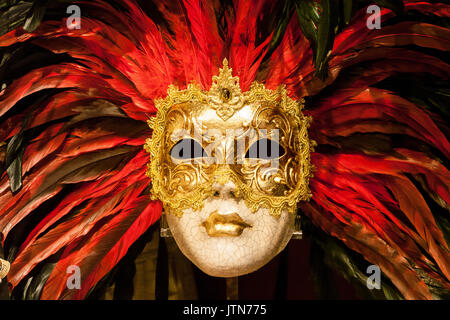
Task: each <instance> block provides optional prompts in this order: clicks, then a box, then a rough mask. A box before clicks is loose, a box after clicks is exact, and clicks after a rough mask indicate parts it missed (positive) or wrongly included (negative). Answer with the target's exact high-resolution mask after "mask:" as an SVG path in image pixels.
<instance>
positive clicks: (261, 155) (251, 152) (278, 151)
mask: <svg viewBox="0 0 450 320" xmlns="http://www.w3.org/2000/svg"><path fill="white" fill-rule="evenodd" d="M284 153H285V151H284V148H283V147H282V146H281V145H280V144H279V143H278V142H275V141H273V140H270V139H260V140H258V141H256V142H254V143H253V144H252V145H251V146H250V148H248V150H247V153H246V154H245V158H247V159H251V158H252V159H267V160H270V159H277V158H279V157H281V156H282V155H284Z"/></svg>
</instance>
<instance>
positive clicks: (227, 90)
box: [208, 58, 245, 121]
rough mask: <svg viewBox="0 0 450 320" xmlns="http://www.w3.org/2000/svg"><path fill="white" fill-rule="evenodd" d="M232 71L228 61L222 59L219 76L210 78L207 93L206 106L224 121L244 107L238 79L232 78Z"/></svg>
mask: <svg viewBox="0 0 450 320" xmlns="http://www.w3.org/2000/svg"><path fill="white" fill-rule="evenodd" d="M232 71H233V69H231V68H228V60H227V59H226V58H225V59H223V67H222V68H221V69H219V75H218V76H214V77H213V78H212V85H211V89H210V90H209V93H208V104H209V105H210V106H211V108H213V109H214V110H216V113H217V115H218V116H219V117H220V118H221V119H222V120H223V121H226V120H228V119H229V118H230V117H232V116H233V114H234V113H235V112H236V111H237V110H239V109H241V108H242V106H243V105H244V101H245V99H244V96H243V94H242V92H241V87H240V86H239V78H238V77H233V73H232Z"/></svg>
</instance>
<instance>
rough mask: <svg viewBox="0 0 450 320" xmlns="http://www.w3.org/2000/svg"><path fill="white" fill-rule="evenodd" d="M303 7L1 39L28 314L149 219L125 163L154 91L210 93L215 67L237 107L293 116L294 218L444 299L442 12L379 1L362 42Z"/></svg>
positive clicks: (8, 208)
mask: <svg viewBox="0 0 450 320" xmlns="http://www.w3.org/2000/svg"><path fill="white" fill-rule="evenodd" d="M344 2H345V3H346V4H345V5H346V6H348V5H349V1H344ZM350 2H351V1H350ZM383 2H384V3H388V2H386V1H383ZM304 3H306V4H303V7H302V5H298V4H295V3H293V2H292V3H291V2H275V1H256V0H254V1H232V2H226V3H225V2H220V1H201V0H189V1H188V0H185V1H182V0H179V1H175V2H173V1H167V2H157V3H156V2H155V3H154V4H152V5H151V8H148V7H149V6H150V5H149V4H147V5H144V4H143V3H140V4H138V3H136V2H133V1H129V0H125V1H120V2H113V3H112V4H108V3H106V2H103V1H93V2H89V3H87V2H86V3H83V2H80V4H79V5H80V7H81V8H82V19H81V29H73V30H69V29H68V28H67V27H66V23H65V19H62V20H61V19H60V17H58V19H57V18H55V17H53V16H52V15H51V14H49V16H48V17H47V18H46V19H44V21H42V22H41V23H40V24H39V26H38V27H37V28H36V29H35V30H28V31H25V30H24V29H22V28H21V27H20V26H19V27H15V28H13V30H11V31H9V32H7V33H5V34H4V35H3V36H1V37H0V47H1V48H2V50H3V61H2V63H1V64H0V68H1V69H0V81H3V83H0V86H1V87H2V91H1V92H0V124H1V127H0V163H3V167H4V169H5V170H4V172H3V173H2V175H1V180H0V230H1V232H2V234H3V245H5V247H6V248H7V249H8V250H7V258H8V260H9V261H10V262H11V271H10V273H9V274H8V281H9V283H10V285H11V289H12V290H14V288H16V287H17V286H18V285H19V283H20V282H21V281H24V280H25V279H27V277H29V276H30V274H33V272H35V273H36V272H37V273H38V274H39V272H41V277H42V281H41V283H42V287H41V288H40V289H39V297H40V298H41V299H82V298H85V297H86V296H87V295H88V293H89V292H90V290H92V289H93V288H94V287H95V285H96V284H97V283H98V282H99V281H100V280H101V279H102V278H103V277H104V276H105V275H107V274H108V272H109V271H110V270H111V269H112V268H113V267H114V266H115V265H116V264H117V263H118V261H119V260H120V259H121V258H122V257H123V256H124V255H125V253H126V252H127V249H128V248H129V247H130V246H131V245H132V244H133V243H134V242H135V241H136V240H137V239H138V238H139V236H140V235H142V234H143V233H144V232H145V231H146V230H147V229H148V228H149V227H150V226H151V225H152V224H153V223H155V222H156V221H157V220H158V219H159V217H160V214H161V205H160V203H159V202H157V201H150V198H149V189H148V185H149V183H150V181H149V179H148V178H147V177H146V176H145V169H146V166H147V162H148V161H149V159H148V156H147V155H146V153H145V151H144V150H143V148H142V147H143V144H144V141H145V139H146V138H147V137H149V136H151V131H150V129H149V128H148V126H147V124H146V120H147V119H148V118H149V117H151V116H153V115H155V111H156V110H155V107H154V104H153V100H154V99H155V98H160V97H163V96H164V95H165V93H166V90H167V87H168V86H169V85H170V84H175V85H177V86H179V87H181V88H183V87H185V86H186V85H187V84H188V83H189V82H191V81H195V82H196V83H197V84H199V85H200V86H202V87H203V88H204V89H206V90H207V89H209V86H210V84H211V77H212V76H213V75H214V74H216V73H217V72H218V68H219V67H220V66H221V61H222V60H223V58H225V57H226V58H228V60H229V61H230V67H232V68H233V72H234V73H235V75H237V76H239V77H240V84H241V87H242V90H247V89H248V88H249V86H250V84H251V82H253V81H254V80H258V81H260V82H264V83H265V84H266V86H267V87H269V88H272V89H274V88H276V87H277V86H278V85H279V84H285V85H286V87H287V89H288V91H289V92H290V94H291V95H292V96H293V97H295V98H297V99H300V98H305V99H306V109H305V113H307V114H308V115H311V116H312V117H313V123H312V125H311V128H310V137H311V138H312V139H314V140H315V141H316V142H317V143H318V146H317V148H316V151H315V152H314V153H313V154H312V162H313V164H314V166H315V173H314V177H313V178H312V179H311V181H310V186H311V190H312V193H313V196H312V199H311V201H310V202H308V203H302V204H301V205H300V209H301V212H302V214H304V215H306V216H307V217H308V218H309V219H310V220H311V221H312V222H313V223H314V225H315V226H317V227H318V228H320V229H323V230H324V231H325V232H326V233H328V234H330V235H331V236H333V237H335V238H337V239H339V241H341V242H342V243H344V244H345V245H346V246H347V247H348V248H349V249H351V250H353V251H356V252H357V253H359V254H361V255H362V256H363V257H364V259H365V260H367V261H368V262H370V263H373V264H377V265H379V266H380V268H381V270H382V271H383V273H384V274H385V275H386V276H387V277H388V278H389V279H390V281H391V282H392V284H393V285H394V286H395V287H396V288H397V290H398V291H399V292H400V293H401V295H402V296H403V297H405V298H407V299H431V298H438V297H440V296H441V295H442V294H446V293H448V290H449V289H450V283H449V277H450V268H449V267H450V256H449V251H448V243H447V241H446V239H445V237H446V236H447V237H448V228H449V222H448V221H449V219H448V216H447V215H448V209H449V203H450V197H449V192H448V186H449V183H450V173H449V171H448V169H447V167H448V158H449V153H450V145H449V142H448V139H447V137H448V123H447V120H446V119H445V115H448V111H447V110H446V109H445V108H446V106H445V103H446V102H448V94H449V89H448V85H447V84H448V82H447V81H448V76H449V73H450V69H449V65H448V63H447V62H448V61H446V60H447V59H446V58H445V53H446V52H447V51H448V50H449V49H450V37H449V35H450V31H449V29H448V28H447V25H446V21H448V20H447V19H448V17H449V15H450V11H449V8H450V7H449V6H448V5H446V4H442V3H437V4H436V3H434V4H431V3H430V2H427V1H403V4H402V5H401V1H392V3H393V4H392V5H391V6H390V8H384V9H382V11H381V24H382V26H383V27H382V28H381V29H373V30H369V29H368V28H367V26H366V19H367V13H366V10H365V9H366V7H365V6H359V7H358V6H357V7H356V8H355V7H354V8H353V9H352V8H351V7H350V12H353V13H354V14H353V15H349V14H348V13H347V14H345V15H344V16H342V17H340V16H338V18H339V19H340V20H339V21H334V20H336V19H337V18H336V14H334V13H330V10H332V9H333V10H337V9H343V10H344V11H343V12H348V10H349V9H348V7H347V8H337V7H333V6H335V4H333V2H332V1H322V2H320V1H309V2H308V1H306V2H304ZM399 3H400V5H399ZM140 6H142V7H140ZM144 6H147V8H144ZM308 6H309V7H308ZM330 6H331V7H330ZM36 7H38V6H37V5H36ZM55 8H58V6H57V5H55ZM144 9H146V10H145V11H144ZM391 9H392V10H391ZM55 10H56V9H55ZM307 10H309V11H307ZM249 11H252V13H253V14H252V15H249V14H248V12H249ZM394 11H399V12H398V14H395V13H394ZM49 12H53V11H51V10H50V9H49ZM305 12H309V13H316V15H317V21H315V20H314V19H315V18H311V19H310V20H308V19H307V18H308V17H307V16H305ZM333 12H334V11H333ZM324 15H328V16H327V17H328V18H330V19H328V20H329V21H328V25H327V26H328V27H330V26H331V27H330V28H328V29H326V28H325V27H321V26H320V25H321V24H324V25H325V24H327V19H326V17H325V18H323V19H321V18H319V16H320V17H323V16H324ZM305 17H306V18H305ZM331 20H333V21H334V22H332V21H331ZM330 21H331V22H330ZM308 23H310V24H308ZM333 23H334V25H333ZM333 26H336V28H333ZM327 30H328V33H327V32H325V31H327ZM329 30H332V31H333V32H331V33H330V31H329ZM334 30H337V31H338V32H336V34H334ZM314 32H315V33H314ZM328 50H331V53H330V55H329V57H328V58H327V56H328V54H327V52H328ZM30 51H33V55H31V54H29V53H30ZM24 57H26V58H25V59H24V61H23V62H22V63H20V59H21V58H24ZM33 57H35V60H33ZM12 66H18V67H12ZM405 77H406V78H405ZM415 77H419V79H417V81H416V82H414V81H413V80H414V79H415ZM405 79H409V80H405ZM411 79H413V80H411ZM428 80H429V81H430V83H429V85H432V87H431V88H432V89H433V90H431V91H430V92H428V91H426V90H429V89H430V87H429V86H427V84H428V83H424V81H428ZM397 81H406V82H408V81H410V83H411V86H414V85H415V86H417V88H423V89H424V92H427V94H425V95H424V94H421V93H420V92H405V90H404V87H402V86H400V85H399V83H398V82H397ZM422 84H423V87H421V86H422ZM46 261H51V263H52V265H51V267H49V268H45V272H44V271H42V270H43V269H42V265H43V264H45V263H46ZM69 265H78V266H80V268H81V270H82V273H81V274H82V289H81V290H78V291H73V290H72V291H71V290H68V289H67V288H66V278H67V276H68V275H67V273H66V272H65V270H66V268H67V266H69ZM40 270H41V271H40ZM44 274H45V275H44Z"/></svg>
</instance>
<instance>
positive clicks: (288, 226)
mask: <svg viewBox="0 0 450 320" xmlns="http://www.w3.org/2000/svg"><path fill="white" fill-rule="evenodd" d="M167 213H168V214H167V223H168V225H169V228H170V230H171V233H172V235H173V237H174V239H175V241H176V243H177V245H178V247H179V248H180V250H181V252H182V253H183V254H184V255H185V256H186V257H187V258H188V259H189V260H191V261H192V263H194V264H195V265H196V266H197V267H198V268H199V269H201V270H202V271H203V272H205V273H206V274H208V275H211V276H215V277H234V276H240V275H244V274H248V273H251V272H253V271H256V270H258V269H259V268H261V267H262V266H264V265H265V264H266V263H268V262H269V261H270V260H271V259H272V258H274V257H275V256H276V255H277V254H278V253H279V252H280V251H281V250H283V249H284V248H285V247H286V245H287V243H288V242H289V240H290V238H291V236H292V232H293V230H294V220H295V216H294V215H293V214H292V213H289V212H288V211H287V210H283V211H282V212H281V214H280V216H278V217H274V216H273V215H271V214H270V210H268V209H266V208H260V209H258V210H257V211H256V212H255V213H252V212H251V210H250V209H249V208H248V207H247V206H246V205H245V202H244V201H243V200H236V199H225V198H216V199H210V198H209V199H206V200H205V204H204V207H203V208H202V209H201V210H196V211H194V210H192V209H185V210H184V211H183V214H182V215H181V216H180V215H176V214H174V212H171V211H170V209H169V210H168V211H167ZM208 223H209V228H211V225H216V227H217V226H219V227H218V228H217V229H218V230H219V232H217V233H214V232H213V233H212V235H211V232H209V233H208V232H207V231H208V230H207V227H208V226H207V224H208ZM232 225H241V228H242V232H241V233H239V232H235V233H233V228H232ZM220 231H224V232H222V234H221V233H220ZM237 233H239V234H237Z"/></svg>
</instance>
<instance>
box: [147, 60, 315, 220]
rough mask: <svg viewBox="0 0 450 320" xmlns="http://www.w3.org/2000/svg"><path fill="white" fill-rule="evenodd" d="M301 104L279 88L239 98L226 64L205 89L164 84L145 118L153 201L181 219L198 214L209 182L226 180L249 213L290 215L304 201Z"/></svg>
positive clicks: (306, 146) (256, 88)
mask: <svg viewBox="0 0 450 320" xmlns="http://www.w3.org/2000/svg"><path fill="white" fill-rule="evenodd" d="M302 102H303V101H302ZM302 102H301V103H298V102H296V101H294V100H293V99H291V98H290V97H288V96H287V92H286V89H285V88H284V87H279V88H278V89H277V90H276V91H271V90H268V89H266V88H265V87H264V85H262V84H260V83H257V82H254V83H253V84H252V85H251V87H250V90H249V91H247V92H244V93H242V92H241V89H240V86H239V78H238V77H233V76H232V69H230V68H228V64H227V61H226V59H225V60H224V62H223V68H222V69H220V71H219V75H218V76H214V77H213V83H212V86H211V89H210V90H209V92H205V91H202V90H201V89H200V88H199V87H197V86H196V85H195V84H190V85H189V86H188V87H187V89H185V90H179V89H177V88H175V87H174V86H170V87H169V89H168V91H167V97H166V98H165V99H162V100H156V101H155V105H156V108H157V110H158V111H157V114H156V117H154V118H152V119H150V120H149V121H148V123H149V126H150V128H152V129H153V135H152V138H150V139H147V141H146V145H145V149H146V150H147V152H149V153H150V163H149V167H148V170H147V175H148V176H149V177H150V178H151V180H152V191H151V192H152V194H151V197H152V199H160V200H161V201H162V202H163V204H164V206H165V207H168V208H170V209H172V210H170V211H171V212H175V213H176V214H178V215H181V214H182V211H183V210H184V209H186V208H189V207H190V208H193V209H194V210H198V209H201V208H202V206H203V202H204V200H205V199H207V198H208V197H210V196H212V194H213V193H214V191H213V188H212V185H213V184H214V183H220V184H225V183H227V182H228V181H233V183H234V184H235V186H236V191H235V194H236V196H238V197H242V198H243V199H244V200H245V203H246V205H247V206H248V207H249V208H250V209H251V210H252V211H253V212H254V211H256V210H257V209H258V208H260V207H265V208H268V209H270V212H271V214H272V215H274V216H278V215H279V214H280V212H281V211H282V210H283V209H286V210H288V211H290V212H294V211H295V210H296V208H297V203H298V202H299V201H301V200H308V199H309V198H310V197H311V194H310V191H309V187H308V184H309V178H310V176H311V164H310V153H311V151H312V148H313V143H314V142H312V141H310V140H309V138H308V132H307V129H308V126H309V123H310V121H311V118H310V117H305V116H304V115H303V114H302V112H301V109H302V108H303V104H302Z"/></svg>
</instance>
